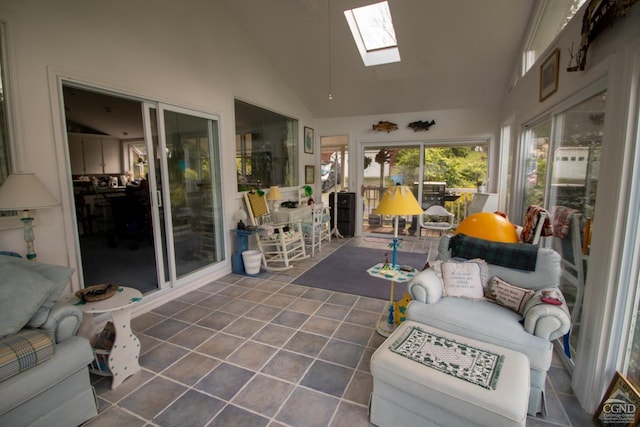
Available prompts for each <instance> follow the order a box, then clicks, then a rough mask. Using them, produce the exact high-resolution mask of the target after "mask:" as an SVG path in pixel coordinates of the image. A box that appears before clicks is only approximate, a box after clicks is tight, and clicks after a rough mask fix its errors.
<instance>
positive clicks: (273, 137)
mask: <svg viewBox="0 0 640 427" xmlns="http://www.w3.org/2000/svg"><path fill="white" fill-rule="evenodd" d="M235 119H236V168H237V178H238V191H248V190H255V189H259V188H268V187H270V186H272V185H278V186H282V187H293V186H296V185H298V121H297V120H295V119H292V118H290V117H286V116H283V115H281V114H278V113H274V112H273V111H269V110H265V109H264V108H260V107H256V106H255V105H251V104H248V103H246V102H243V101H239V100H236V101H235Z"/></svg>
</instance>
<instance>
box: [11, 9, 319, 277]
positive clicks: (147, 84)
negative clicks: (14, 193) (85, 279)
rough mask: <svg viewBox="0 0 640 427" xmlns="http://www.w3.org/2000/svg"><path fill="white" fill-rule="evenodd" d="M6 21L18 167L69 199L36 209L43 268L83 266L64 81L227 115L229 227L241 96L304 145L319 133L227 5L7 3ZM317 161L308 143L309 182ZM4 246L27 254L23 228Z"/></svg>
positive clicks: (224, 123)
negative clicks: (281, 119) (279, 118)
mask: <svg viewBox="0 0 640 427" xmlns="http://www.w3.org/2000/svg"><path fill="white" fill-rule="evenodd" d="M0 19H2V20H3V21H5V22H7V23H8V31H9V34H8V39H9V40H8V41H9V49H8V50H9V52H8V54H9V61H10V64H9V71H10V72H11V76H10V82H9V85H8V86H9V90H12V91H13V93H12V94H13V96H14V97H13V98H14V99H13V100H12V101H14V102H12V107H13V108H14V109H15V111H14V114H15V127H16V138H15V141H14V143H15V145H16V146H17V147H18V149H19V152H18V167H17V168H16V169H19V170H20V169H21V170H24V171H32V172H35V173H36V174H37V175H38V177H39V178H40V179H41V180H42V181H43V182H44V183H45V184H46V186H47V187H48V189H49V190H50V191H51V193H52V194H53V195H54V196H55V197H56V198H57V199H58V200H61V201H62V205H61V206H60V207H57V208H52V209H46V210H44V209H43V210H39V211H37V212H36V216H37V218H38V220H39V225H38V226H37V227H36V229H35V233H36V252H37V254H38V259H39V260H40V261H42V262H47V263H53V264H62V265H71V266H72V267H76V266H77V260H76V259H75V255H74V254H73V251H74V242H73V239H72V232H73V229H72V224H73V222H72V218H73V217H74V215H75V213H74V210H73V206H72V201H71V198H70V193H69V191H70V188H69V187H68V185H69V181H68V179H69V178H68V175H69V171H68V169H66V168H65V167H64V166H65V165H66V163H65V161H66V159H65V158H64V156H65V150H66V148H65V145H66V142H65V135H64V134H65V132H64V125H63V121H62V116H63V112H62V110H61V108H60V105H61V102H62V101H61V98H60V95H59V94H58V92H57V89H56V87H55V86H56V77H58V76H63V77H67V78H73V79H75V80H78V81H81V82H84V83H88V84H91V85H95V86H98V87H101V88H105V89H110V90H115V91H118V92H121V93H125V94H131V95H134V96H136V97H142V98H145V99H150V100H157V101H163V102H167V103H170V104H174V105H178V106H182V107H186V108H191V109H196V110H200V111H203V112H206V113H212V114H218V115H219V116H220V126H221V142H222V144H221V145H222V147H223V148H222V150H223V153H222V164H223V177H222V178H223V182H225V183H229V184H228V185H226V186H225V189H224V190H225V206H226V208H227V209H226V211H227V212H226V215H227V222H228V224H231V225H230V226H228V227H227V228H228V229H231V228H233V227H232V225H233V224H235V223H234V222H233V220H232V219H231V216H232V214H233V212H234V211H235V210H236V206H239V205H240V199H239V198H238V194H237V192H236V171H235V162H234V160H233V159H234V158H235V129H234V118H233V114H234V104H233V101H234V97H237V98H241V99H243V100H246V101H249V102H251V103H254V104H256V105H259V106H262V107H265V108H268V109H271V110H273V111H277V112H279V113H281V114H284V115H287V116H289V117H294V118H297V119H298V120H299V125H300V126H299V128H300V135H299V140H300V142H301V144H302V129H303V126H305V125H306V126H312V127H313V120H312V117H311V115H310V114H309V112H308V111H307V109H306V108H305V107H304V105H303V104H302V103H301V102H300V101H299V99H298V98H297V97H296V96H295V94H294V93H293V92H292V91H291V89H290V88H289V87H288V86H287V84H286V82H284V81H283V80H282V79H281V78H279V76H278V75H277V74H276V73H275V72H274V70H273V69H272V67H271V66H270V65H269V62H268V58H265V57H264V56H263V55H262V53H261V52H260V51H259V50H257V49H255V48H254V47H253V45H252V44H251V43H250V41H249V40H247V38H246V36H245V35H244V34H243V33H241V32H239V31H238V30H237V28H238V25H237V24H236V23H235V22H234V19H233V18H232V17H231V16H230V15H229V14H228V13H227V12H226V10H225V7H224V4H223V3H222V2H211V1H207V0H190V1H189V7H184V3H183V2H179V1H169V0H164V1H160V0H158V1H134V2H131V1H127V0H110V1H104V2H99V1H90V2H88V1H84V0H66V1H56V2H52V1H50V0H28V1H24V0H3V1H2V3H0ZM315 159H316V157H315V156H313V155H308V154H304V152H303V149H302V145H300V172H301V174H300V177H302V179H304V178H303V177H304V175H303V167H304V166H303V165H304V164H315ZM229 238H230V236H227V239H229ZM228 249H229V243H227V250H228ZM0 250H12V251H16V252H19V253H22V254H24V253H25V252H26V249H25V243H24V240H23V236H22V230H21V229H15V230H9V231H1V232H0ZM229 254H230V252H229V251H227V259H229V258H230V256H229Z"/></svg>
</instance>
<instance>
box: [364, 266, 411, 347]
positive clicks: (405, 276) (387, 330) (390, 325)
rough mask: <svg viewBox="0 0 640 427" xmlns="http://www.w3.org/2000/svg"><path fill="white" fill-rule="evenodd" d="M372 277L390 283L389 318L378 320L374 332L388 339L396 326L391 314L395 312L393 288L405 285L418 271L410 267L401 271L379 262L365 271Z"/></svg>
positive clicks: (396, 267) (398, 267)
mask: <svg viewBox="0 0 640 427" xmlns="http://www.w3.org/2000/svg"><path fill="white" fill-rule="evenodd" d="M367 273H369V275H370V276H372V277H377V278H379V279H387V280H389V281H390V282H391V297H390V298H389V316H388V317H387V321H386V322H385V321H384V320H380V321H379V322H378V326H377V327H376V331H377V332H378V333H379V334H380V335H382V336H383V337H388V336H389V335H391V333H392V332H393V331H394V330H395V329H396V324H395V322H394V321H393V312H394V311H395V304H396V303H395V295H394V294H395V286H396V283H405V282H408V281H410V280H411V279H413V277H414V276H415V275H416V274H417V273H418V270H416V269H415V268H413V267H411V269H410V270H409V269H407V270H401V269H400V266H398V265H396V266H395V267H392V266H391V264H389V263H385V262H381V263H378V264H376V265H374V266H373V267H371V268H369V269H368V270H367Z"/></svg>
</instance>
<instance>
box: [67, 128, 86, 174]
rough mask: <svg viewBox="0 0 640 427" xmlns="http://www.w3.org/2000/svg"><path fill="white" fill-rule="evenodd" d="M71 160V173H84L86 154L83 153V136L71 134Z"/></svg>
mask: <svg viewBox="0 0 640 427" xmlns="http://www.w3.org/2000/svg"><path fill="white" fill-rule="evenodd" d="M69 160H70V161H71V174H72V175H83V174H84V173H85V172H84V154H83V153H82V136H80V135H76V134H69Z"/></svg>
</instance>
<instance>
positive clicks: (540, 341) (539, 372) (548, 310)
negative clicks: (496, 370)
mask: <svg viewBox="0 0 640 427" xmlns="http://www.w3.org/2000/svg"><path fill="white" fill-rule="evenodd" d="M455 237H458V236H455ZM464 237H466V238H467V239H473V238H468V237H467V236H464ZM450 240H451V238H450V237H448V236H444V237H442V238H441V239H440V242H439V246H438V260H443V261H446V260H451V259H452V258H453V255H452V250H451V249H450V247H449V244H450ZM454 240H455V238H454ZM475 240H482V239H475ZM482 242H488V241H482ZM489 243H490V244H489V247H490V248H492V249H490V250H489V251H487V250H486V249H485V250H484V252H485V253H486V254H487V255H494V254H495V253H493V254H489V253H488V252H490V251H499V250H501V248H502V247H503V245H514V244H504V243H495V242H489ZM519 245H525V244H519ZM525 246H528V247H529V248H532V249H531V250H532V251H534V252H533V253H534V254H535V255H536V259H535V269H534V270H531V271H525V270H521V269H515V268H510V267H506V266H504V265H497V264H491V263H489V262H488V261H487V262H488V277H489V278H492V277H494V276H497V277H499V278H500V279H502V280H504V281H506V282H508V283H509V284H512V285H514V286H518V287H520V288H522V289H524V290H525V291H527V293H529V294H533V296H532V297H531V298H530V299H529V300H528V302H526V304H525V305H524V308H523V310H522V314H520V313H519V312H516V311H514V310H512V309H509V308H507V307H505V306H502V305H499V304H496V303H495V302H494V301H491V300H489V299H486V298H485V299H469V298H459V297H452V296H444V297H443V282H442V280H441V278H440V277H439V276H438V275H437V274H436V273H435V272H434V270H433V269H431V268H429V269H426V270H424V271H422V272H421V273H419V274H418V275H416V277H415V278H414V279H413V281H412V282H410V283H409V285H408V290H409V293H410V295H411V297H412V299H413V301H412V302H411V303H410V304H409V306H408V307H407V315H406V318H407V320H413V321H417V322H420V323H423V324H425V325H429V326H433V327H436V328H439V329H443V330H445V331H449V332H451V333H454V334H457V335H461V336H465V337H468V338H472V339H476V340H480V341H484V342H488V343H492V344H495V345H498V346H501V347H505V348H509V349H512V350H515V351H518V352H520V353H523V354H525V355H526V356H527V357H528V358H529V361H530V367H531V373H530V394H529V410H528V412H529V414H531V415H535V414H536V413H538V412H543V413H546V404H545V395H544V394H545V379H546V375H547V371H548V369H549V367H550V365H551V358H552V355H553V345H552V343H551V341H552V340H554V339H556V338H559V337H562V336H563V335H565V334H566V333H567V331H568V330H569V327H570V322H571V318H570V315H569V311H568V309H567V305H566V302H565V301H564V297H563V296H562V293H561V292H560V290H559V288H558V286H559V279H560V256H559V255H558V254H557V253H556V252H555V251H553V250H552V249H548V248H539V247H537V246H532V245H525ZM536 251H537V252H536ZM488 259H493V260H494V259H496V258H495V257H489V258H488ZM531 291H533V292H531ZM550 295H552V296H554V297H557V298H558V299H559V302H560V303H561V305H551V304H548V303H545V302H543V300H542V298H545V297H547V296H550Z"/></svg>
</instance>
